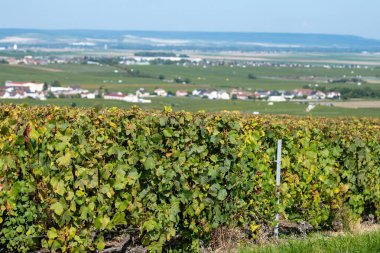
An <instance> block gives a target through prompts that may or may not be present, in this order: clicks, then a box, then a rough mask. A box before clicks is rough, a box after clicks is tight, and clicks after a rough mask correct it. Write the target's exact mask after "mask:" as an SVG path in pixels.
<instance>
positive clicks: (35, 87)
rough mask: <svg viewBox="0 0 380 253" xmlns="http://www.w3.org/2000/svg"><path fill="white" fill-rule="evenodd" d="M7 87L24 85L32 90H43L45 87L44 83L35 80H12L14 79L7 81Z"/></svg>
mask: <svg viewBox="0 0 380 253" xmlns="http://www.w3.org/2000/svg"><path fill="white" fill-rule="evenodd" d="M5 86H6V87H23V88H29V90H30V91H31V92H42V91H43V89H44V84H43V83H34V82H12V81H6V82H5Z"/></svg>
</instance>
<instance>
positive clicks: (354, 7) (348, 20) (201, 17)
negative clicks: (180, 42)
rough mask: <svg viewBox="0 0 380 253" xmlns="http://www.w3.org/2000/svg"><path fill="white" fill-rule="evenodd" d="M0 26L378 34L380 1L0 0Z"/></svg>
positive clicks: (379, 37)
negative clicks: (0, 11) (0, 12)
mask: <svg viewBox="0 0 380 253" xmlns="http://www.w3.org/2000/svg"><path fill="white" fill-rule="evenodd" d="M1 2H2V3H1V4H0V8H1V10H2V14H1V18H0V28H40V29H112V30H160V31H236V32H292V33H328V34H352V35H360V36H364V37H368V38H377V39H380V29H379V25H380V15H379V10H380V0H361V1H360V0H231V1H227V0H133V1H131V0H61V1H57V0H1Z"/></svg>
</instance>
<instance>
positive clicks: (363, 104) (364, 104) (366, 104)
mask: <svg viewBox="0 0 380 253" xmlns="http://www.w3.org/2000/svg"><path fill="white" fill-rule="evenodd" d="M334 106H336V107H341V108H355V109H356V108H379V109H380V100H378V101H347V102H336V103H334Z"/></svg>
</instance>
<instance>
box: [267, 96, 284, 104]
mask: <svg viewBox="0 0 380 253" xmlns="http://www.w3.org/2000/svg"><path fill="white" fill-rule="evenodd" d="M285 101H286V98H285V96H284V95H280V96H269V97H268V102H285Z"/></svg>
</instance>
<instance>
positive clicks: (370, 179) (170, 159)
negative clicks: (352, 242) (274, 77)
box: [0, 105, 380, 252]
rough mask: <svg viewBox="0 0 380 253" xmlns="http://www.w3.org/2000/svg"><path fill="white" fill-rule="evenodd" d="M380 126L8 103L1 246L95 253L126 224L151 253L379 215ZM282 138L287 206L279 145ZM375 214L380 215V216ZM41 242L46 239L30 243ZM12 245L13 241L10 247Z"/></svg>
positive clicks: (3, 115) (1, 146) (0, 145)
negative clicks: (278, 173)
mask: <svg viewBox="0 0 380 253" xmlns="http://www.w3.org/2000/svg"><path fill="white" fill-rule="evenodd" d="M379 125H380V122H379V119H354V118H347V119H324V118H318V119H312V118H310V119H302V118H294V117H293V118H291V117H281V118H280V117H277V118H275V117H269V116H264V117H251V116H245V115H240V114H232V113H224V114H205V113H202V112H199V113H196V114H191V113H187V112H173V111H172V110H171V108H168V107H166V108H165V110H164V111H162V112H145V111H142V110H140V109H138V108H132V109H131V110H127V111H126V110H121V109H117V108H110V109H102V110H95V109H84V108H69V107H26V106H14V105H3V106H1V107H0V130H1V131H0V167H1V170H0V189H1V191H0V224H1V226H0V246H1V247H7V248H8V249H9V250H10V251H20V252H27V251H28V250H33V249H37V248H40V247H42V248H45V249H48V250H50V251H61V252H77V251H95V250H101V249H103V248H104V247H105V243H104V235H105V233H106V232H107V231H112V230H117V229H118V228H119V227H120V226H121V225H122V226H126V227H129V228H133V229H137V230H138V231H139V236H140V240H141V242H142V244H143V245H145V246H147V247H148V249H149V250H150V251H152V252H160V251H161V250H162V249H170V247H171V246H170V245H171V244H170V243H168V242H169V241H171V240H174V239H175V240H182V242H183V243H182V244H181V247H183V248H184V249H189V250H190V249H191V251H194V250H196V249H197V247H199V242H200V240H207V238H209V235H210V233H211V232H212V231H213V230H215V229H216V228H218V227H219V226H225V225H228V224H231V223H234V224H237V225H238V226H241V227H243V226H244V227H246V226H248V227H251V230H252V232H253V233H260V229H258V228H259V226H258V225H260V224H262V223H263V222H267V221H269V222H270V221H273V219H274V215H275V213H276V212H278V211H280V212H281V214H282V215H283V216H284V217H289V218H291V219H296V220H297V219H300V220H306V221H309V222H310V223H311V224H312V225H313V226H314V227H316V228H320V227H328V226H330V225H331V222H332V220H333V219H334V216H335V214H336V213H337V211H338V210H340V209H342V208H345V209H346V210H350V211H351V212H352V213H353V214H355V215H357V216H360V215H362V214H364V213H366V214H367V213H375V214H376V215H379V211H380V189H379V183H378V182H379V181H380V178H379V177H380V175H379V167H380V159H379V157H380V131H379V130H380V126H379ZM279 138H281V139H283V143H284V150H283V164H282V166H283V172H282V182H283V184H282V186H281V195H280V197H281V204H280V206H278V205H277V202H276V194H275V193H276V186H275V169H274V167H275V164H274V163H273V160H274V156H275V145H276V141H277V139H279ZM377 217H378V216H377ZM41 235H42V236H44V238H43V239H42V240H35V239H27V238H31V237H33V236H41ZM5 238H6V239H10V238H13V239H12V241H5Z"/></svg>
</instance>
